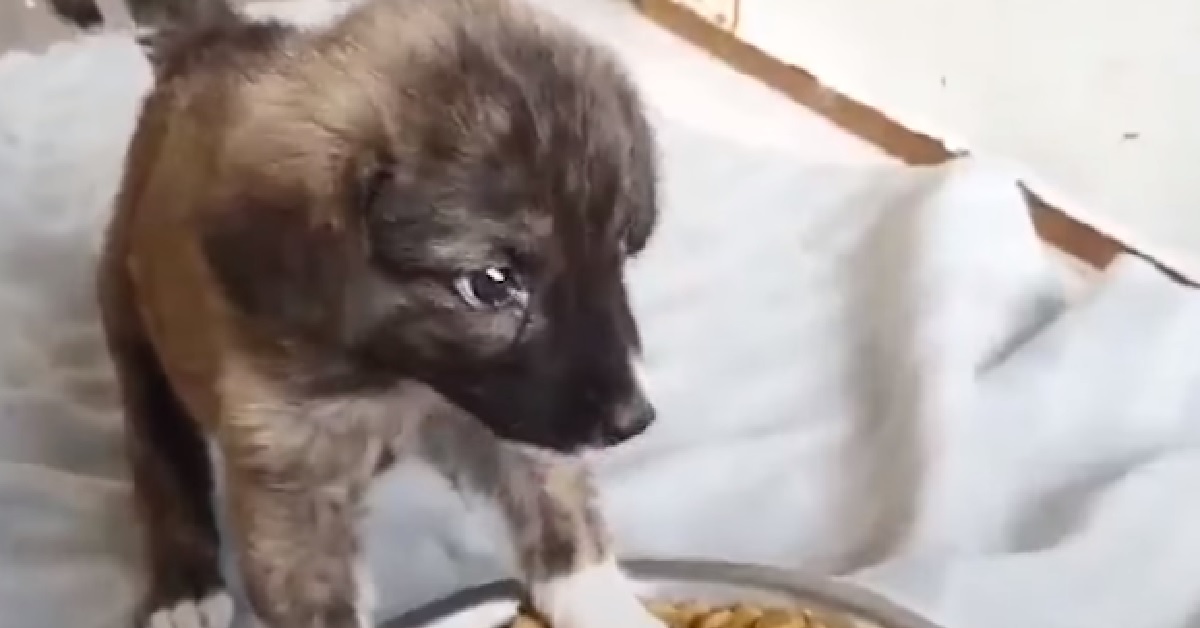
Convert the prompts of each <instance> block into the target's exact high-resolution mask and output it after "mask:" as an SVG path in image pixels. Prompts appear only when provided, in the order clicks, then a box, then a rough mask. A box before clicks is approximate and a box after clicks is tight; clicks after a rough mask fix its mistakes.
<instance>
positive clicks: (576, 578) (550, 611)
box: [531, 559, 665, 628]
mask: <svg viewBox="0 0 1200 628" xmlns="http://www.w3.org/2000/svg"><path fill="white" fill-rule="evenodd" d="M531 596H532V598H533V605H534V606H535V607H536V608H537V610H538V612H539V613H541V614H542V615H543V616H545V618H546V620H547V623H549V625H551V626H554V627H555V628H612V627H613V626H620V627H621V628H665V624H664V623H663V622H662V621H661V620H659V619H658V618H657V617H655V616H654V615H652V614H651V613H650V611H648V610H646V607H645V606H644V605H643V604H642V602H641V600H639V599H638V598H637V595H636V594H635V591H634V588H633V584H632V583H631V582H629V579H628V578H626V577H625V574H624V573H622V571H621V568H620V567H619V566H618V565H617V563H616V561H615V560H611V559H609V560H606V561H603V562H601V563H598V564H596V565H594V566H592V567H588V568H586V569H584V570H582V571H578V572H575V573H573V574H569V575H565V576H561V577H559V578H555V579H553V580H548V581H545V582H538V583H534V584H533V586H532V591H531Z"/></svg>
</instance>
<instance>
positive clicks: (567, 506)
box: [500, 448, 663, 628]
mask: <svg viewBox="0 0 1200 628" xmlns="http://www.w3.org/2000/svg"><path fill="white" fill-rule="evenodd" d="M501 460H502V463H501V486H500V500H501V505H502V507H503V509H504V511H505V515H506V518H507V520H508V523H509V527H510V529H511V532H512V536H513V540H514V543H515V545H516V550H517V558H518V560H519V562H520V567H521V569H522V570H523V572H524V577H525V580H526V582H527V584H528V587H529V591H530V596H531V598H532V602H533V605H534V607H535V609H536V610H537V611H538V612H539V613H541V614H542V615H543V616H544V617H545V619H546V620H547V621H548V622H549V624H550V625H551V626H553V627H554V628H611V627H612V626H621V627H622V628H663V624H662V622H660V621H659V620H658V619H656V618H655V617H654V616H653V615H651V614H650V612H649V611H647V610H646V607H645V606H643V605H642V603H641V601H640V600H639V599H638V598H637V597H636V595H635V594H634V589H633V586H632V583H631V582H630V581H629V579H628V578H627V577H626V576H625V574H624V573H623V572H622V570H621V568H620V566H619V564H618V563H617V561H616V558H615V556H614V555H613V551H612V547H611V546H610V543H609V539H608V533H607V531H606V529H605V526H604V523H603V519H602V517H601V516H600V514H599V511H598V510H597V503H596V492H595V489H594V487H593V485H592V480H591V476H590V474H589V472H588V469H587V467H586V465H584V463H583V461H582V460H579V459H578V458H574V457H569V456H558V455H554V454H548V453H544V452H539V451H531V450H524V449H520V448H512V449H509V450H508V451H506V452H505V454H504V455H502V457H501Z"/></svg>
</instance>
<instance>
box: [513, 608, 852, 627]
mask: <svg viewBox="0 0 1200 628" xmlns="http://www.w3.org/2000/svg"><path fill="white" fill-rule="evenodd" d="M646 608H648V609H650V612H651V613H653V614H654V615H655V616H656V617H658V618H659V619H661V620H663V622H665V623H666V624H667V628H845V627H847V626H851V625H852V624H851V622H849V621H846V620H843V619H840V618H836V617H831V616H828V615H826V614H818V613H816V612H815V611H810V610H789V609H782V608H756V607H753V606H749V605H745V604H738V605H736V606H718V607H709V606H703V605H701V604H697V603H696V602H683V603H678V604H675V603H669V602H650V603H648V604H646ZM509 628H553V627H552V626H550V627H548V626H545V625H544V624H542V622H541V621H539V620H538V619H536V618H534V617H533V616H531V615H527V614H521V615H518V616H517V618H516V619H515V620H514V621H513V623H512V624H511V626H510V627H509ZM612 628H621V627H620V626H613V627H612Z"/></svg>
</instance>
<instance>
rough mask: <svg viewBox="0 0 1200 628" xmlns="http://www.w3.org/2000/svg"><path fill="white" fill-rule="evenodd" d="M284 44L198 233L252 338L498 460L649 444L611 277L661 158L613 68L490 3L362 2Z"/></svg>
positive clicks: (234, 126) (644, 225)
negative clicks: (486, 442)
mask: <svg viewBox="0 0 1200 628" xmlns="http://www.w3.org/2000/svg"><path fill="white" fill-rule="evenodd" d="M290 46H291V48H290V50H289V54H288V55H286V56H280V57H279V58H278V59H272V58H268V59H267V60H266V61H263V62H262V64H261V65H262V68H263V69H262V70H261V71H260V72H258V73H257V74H255V73H254V72H252V73H251V74H252V80H251V81H250V82H248V83H247V84H246V85H245V87H244V88H243V89H241V90H239V96H238V98H236V101H237V103H238V104H237V105H236V106H233V107H230V108H229V109H230V110H231V111H233V112H234V113H232V114H230V120H231V121H230V122H229V123H228V124H227V129H226V133H225V138H224V140H223V141H222V142H221V144H222V146H223V147H224V149H223V151H224V152H223V157H222V158H221V159H220V161H221V163H222V165H221V166H220V167H219V168H218V170H219V171H220V173H221V174H220V175H219V176H220V178H219V179H218V181H219V183H220V186H219V187H220V188H221V189H223V190H224V192H223V193H222V194H221V195H219V197H220V199H223V200H220V201H219V202H217V203H216V204H215V205H214V206H217V207H220V209H219V210H218V211H214V212H212V215H211V216H208V217H207V218H206V222H205V224H204V227H203V229H204V237H203V241H204V249H205V253H206V254H207V257H208V259H209V261H210V263H211V265H212V267H213V269H214V270H215V274H216V276H217V278H218V280H219V282H220V283H221V284H222V285H223V286H224V288H225V289H226V292H227V294H228V295H229V299H230V301H231V302H232V303H233V304H234V305H235V306H237V308H238V309H239V310H240V311H241V312H242V313H243V314H244V315H245V317H246V320H247V321H251V322H252V323H253V322H258V323H259V324H263V325H267V326H269V327H271V328H272V329H273V330H275V332H274V333H277V334H282V335H281V336H280V337H281V338H286V339H288V340H289V341H290V340H294V339H296V338H300V337H303V338H306V339H308V340H311V341H314V343H315V344H316V345H319V346H322V347H325V348H326V350H328V351H337V352H338V353H339V357H340V359H344V360H346V361H348V362H349V363H350V364H352V365H353V369H355V370H356V372H358V373H359V374H361V375H362V376H363V377H364V378H367V379H374V378H379V377H383V378H385V379H386V378H389V377H392V378H410V379H417V380H420V381H424V382H426V383H428V384H429V385H431V386H432V387H434V388H435V389H437V390H438V391H439V392H440V393H442V394H443V395H444V396H445V397H447V398H448V399H450V400H451V401H453V402H454V403H456V404H457V405H459V406H461V407H462V408H463V409H465V410H467V411H468V412H470V413H471V414H472V415H474V416H475V417H477V418H478V419H479V420H480V421H482V422H483V423H484V424H486V425H487V427H489V428H490V429H491V430H492V431H494V432H495V433H496V434H498V435H499V436H501V437H502V438H506V439H511V440H515V441H520V442H524V443H529V444H532V445H535V446H540V447H546V448H551V449H555V450H560V451H574V450H578V449H580V448H586V447H599V446H606V445H611V444H615V443H618V442H621V441H623V440H625V439H627V438H629V437H632V436H634V435H636V434H638V433H639V432H641V431H642V430H643V429H645V428H646V427H647V426H648V425H649V423H650V422H651V420H652V419H653V415H654V411H653V408H652V406H651V404H650V403H649V402H648V401H647V399H646V397H645V395H644V392H643V390H642V388H641V387H640V385H639V382H638V380H637V378H636V377H635V372H634V369H633V362H634V360H635V359H636V357H637V354H638V351H639V339H638V331H637V325H636V324H635V322H634V319H633V316H632V314H631V312H630V306H629V302H628V297H627V294H626V287H625V281H624V267H625V262H626V260H627V259H628V258H629V257H630V256H632V255H634V254H636V253H638V252H639V251H641V250H642V248H643V247H644V246H645V244H646V242H647V239H648V238H649V236H650V234H651V231H652V229H653V226H654V223H655V217H656V212H657V206H656V180H655V165H654V161H655V154H654V153H655V151H654V145H653V140H652V136H651V132H650V130H649V126H648V124H647V122H646V120H645V118H644V116H643V113H642V108H641V104H640V102H639V100H638V98H637V96H636V95H635V93H634V90H633V88H632V87H631V85H630V83H629V81H628V80H627V79H626V78H625V77H624V75H623V74H622V72H621V71H620V70H619V68H618V66H617V65H616V63H615V62H614V61H613V60H612V59H611V58H610V57H609V56H608V55H607V54H605V53H604V52H603V51H600V50H598V49H596V48H595V47H593V46H591V45H589V44H587V43H584V42H583V41H582V40H581V39H579V38H578V37H577V36H575V35H574V34H572V33H571V32H569V31H567V30H566V29H564V28H563V27H561V26H558V25H556V24H554V23H551V22H549V21H547V20H546V19H545V18H543V17H538V16H534V15H532V14H530V13H529V12H528V10H526V9H524V8H521V7H516V6H513V5H511V4H509V3H508V2H504V1H501V0H449V1H446V2H441V3H438V2H432V3H431V2H397V1H392V2H379V3H375V4H373V5H369V6H367V7H366V8H364V9H363V10H361V11H360V12H358V13H356V14H352V15H351V16H349V17H348V18H347V19H346V20H345V21H344V22H343V23H342V24H340V25H339V26H337V27H335V28H334V29H333V30H332V31H330V32H329V33H326V34H324V35H322V36H320V37H317V38H316V39H313V40H306V42H305V46H304V47H301V46H299V45H298V44H295V43H293V44H290ZM287 47H288V46H281V48H287ZM239 71H240V72H243V73H245V72H246V71H247V70H246V65H245V64H243V65H242V66H241V67H239ZM364 381H365V380H364Z"/></svg>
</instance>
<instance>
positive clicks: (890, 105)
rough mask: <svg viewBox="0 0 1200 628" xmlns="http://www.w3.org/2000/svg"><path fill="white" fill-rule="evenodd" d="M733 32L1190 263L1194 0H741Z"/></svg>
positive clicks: (1194, 223) (1195, 177) (1197, 109)
mask: <svg viewBox="0 0 1200 628" xmlns="http://www.w3.org/2000/svg"><path fill="white" fill-rule="evenodd" d="M738 31H739V35H741V36H742V37H743V38H744V39H747V40H748V41H750V42H751V43H754V44H756V45H758V46H759V47H761V48H764V49H766V50H767V51H769V52H772V53H774V54H776V55H778V56H780V57H782V58H784V59H785V60H787V61H789V62H791V63H794V64H796V65H799V66H802V67H804V68H805V69H807V70H809V71H811V72H813V73H814V74H816V75H817V76H819V77H820V78H822V80H823V81H824V82H825V83H827V84H828V85H830V86H831V87H833V88H834V89H836V90H838V91H841V92H843V93H845V94H847V95H849V96H852V97H855V98H857V99H859V100H861V101H863V102H865V103H867V104H869V105H872V106H874V107H876V108H879V109H881V110H883V111H884V112H885V113H887V114H889V115H890V116H892V117H893V118H894V119H896V120H897V121H899V122H901V123H902V124H905V125H906V126H909V127H910V128H914V129H916V130H921V131H925V132H929V133H930V134H931V135H934V136H935V137H938V138H939V139H943V140H948V142H947V143H948V144H951V145H953V146H952V147H955V148H957V147H965V148H969V149H971V150H973V151H976V152H979V153H982V154H987V155H991V156H996V157H1001V158H1011V159H1013V160H1015V161H1016V162H1018V163H1019V164H1021V165H1022V166H1024V167H1027V168H1028V169H1029V170H1030V171H1031V173H1032V175H1031V178H1032V179H1033V180H1032V181H1031V182H1032V183H1033V184H1034V186H1035V188H1038V189H1039V191H1041V192H1043V193H1045V194H1046V195H1047V196H1048V197H1049V198H1048V199H1047V200H1050V201H1052V202H1054V203H1056V204H1058V205H1060V206H1061V207H1063V209H1065V210H1067V211H1068V212H1070V213H1072V214H1075V215H1076V216H1077V217H1079V218H1081V219H1083V220H1085V221H1087V222H1089V223H1091V224H1093V225H1095V226H1097V227H1098V228H1100V229H1101V230H1103V231H1107V232H1110V233H1112V234H1113V235H1116V236H1117V237H1119V238H1120V239H1122V240H1125V241H1126V242H1129V243H1130V244H1133V245H1134V246H1135V247H1138V248H1141V249H1142V250H1144V251H1146V252H1147V253H1150V254H1152V255H1155V256H1157V257H1159V258H1160V259H1162V260H1163V261H1165V262H1167V263H1168V264H1172V265H1175V266H1176V267H1177V268H1179V269H1180V270H1183V271H1185V272H1187V273H1189V274H1190V275H1192V276H1193V277H1200V0H742V19H741V24H740V26H739V29H738Z"/></svg>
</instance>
